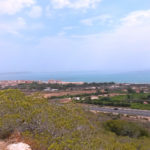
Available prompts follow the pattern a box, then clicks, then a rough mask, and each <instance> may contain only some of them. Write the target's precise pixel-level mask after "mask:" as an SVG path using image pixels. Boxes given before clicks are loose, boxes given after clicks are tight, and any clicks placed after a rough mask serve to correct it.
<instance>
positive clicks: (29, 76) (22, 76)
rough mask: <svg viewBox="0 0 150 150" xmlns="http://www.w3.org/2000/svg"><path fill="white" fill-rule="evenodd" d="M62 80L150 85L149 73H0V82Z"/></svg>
mask: <svg viewBox="0 0 150 150" xmlns="http://www.w3.org/2000/svg"><path fill="white" fill-rule="evenodd" d="M52 79H54V80H62V81H70V82H79V81H83V82H116V83H150V71H141V72H128V73H116V74H115V73H113V74H108V73H107V74H106V73H101V72H95V71H93V72H92V71H89V72H53V73H32V72H22V73H0V80H35V81H37V80H42V81H47V80H52Z"/></svg>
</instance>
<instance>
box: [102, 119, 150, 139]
mask: <svg viewBox="0 0 150 150" xmlns="http://www.w3.org/2000/svg"><path fill="white" fill-rule="evenodd" d="M104 127H105V128H106V129H107V130H109V131H112V132H114V133H116V134H117V135H121V136H129V137H134V138H139V137H143V136H145V137H149V133H148V130H146V129H145V128H143V127H142V126H140V125H137V124H136V123H133V122H127V121H124V120H110V121H107V122H105V123H104Z"/></svg>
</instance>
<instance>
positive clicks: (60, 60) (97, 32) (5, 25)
mask: <svg viewBox="0 0 150 150" xmlns="http://www.w3.org/2000/svg"><path fill="white" fill-rule="evenodd" d="M140 70H150V1H149V0H0V73H3V72H26V71H27V72H55V71H103V72H128V71H140Z"/></svg>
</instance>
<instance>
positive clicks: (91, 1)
mask: <svg viewBox="0 0 150 150" xmlns="http://www.w3.org/2000/svg"><path fill="white" fill-rule="evenodd" d="M99 2H101V0H51V3H52V5H53V7H54V8H55V9H61V8H73V9H82V8H84V9H87V8H95V7H96V5H97V4H98V3H99Z"/></svg>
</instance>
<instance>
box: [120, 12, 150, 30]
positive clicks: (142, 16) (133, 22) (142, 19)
mask: <svg viewBox="0 0 150 150" xmlns="http://www.w3.org/2000/svg"><path fill="white" fill-rule="evenodd" d="M121 22H122V24H123V25H125V26H128V27H133V26H143V25H145V24H150V10H145V11H135V12H132V13H130V14H129V15H128V16H126V17H125V18H123V19H121Z"/></svg>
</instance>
